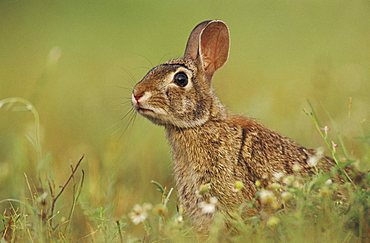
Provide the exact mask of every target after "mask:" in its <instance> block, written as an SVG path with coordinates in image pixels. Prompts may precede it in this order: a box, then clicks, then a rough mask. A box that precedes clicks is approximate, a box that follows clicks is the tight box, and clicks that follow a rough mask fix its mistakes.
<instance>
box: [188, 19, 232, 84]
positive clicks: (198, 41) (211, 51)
mask: <svg viewBox="0 0 370 243" xmlns="http://www.w3.org/2000/svg"><path fill="white" fill-rule="evenodd" d="M229 42H230V40H229V29H228V28H227V25H226V24H225V23H224V22H223V21H220V20H207V21H204V22H202V23H200V24H198V25H197V26H196V27H195V28H194V29H193V31H192V32H191V34H190V37H189V39H188V43H187V45H186V49H185V57H188V58H191V59H193V60H196V59H198V58H199V59H200V62H201V64H202V66H203V69H204V71H205V73H206V75H207V77H208V78H211V77H212V75H213V73H214V72H215V71H216V70H217V69H219V68H220V67H221V66H222V65H223V64H224V63H225V62H226V60H227V58H228V55H229Z"/></svg>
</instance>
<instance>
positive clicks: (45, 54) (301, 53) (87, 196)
mask: <svg viewBox="0 0 370 243" xmlns="http://www.w3.org/2000/svg"><path fill="white" fill-rule="evenodd" d="M205 19H222V20H224V21H226V23H227V24H228V25H229V27H230V32H231V52H230V57H229V61H228V63H227V64H226V65H225V66H224V67H223V68H222V69H221V70H220V71H219V72H218V73H217V74H216V75H215V77H214V80H213V83H214V87H215V89H216V92H217V94H218V95H219V97H220V98H221V100H222V101H223V103H224V104H225V105H226V106H227V107H228V108H229V109H230V110H232V111H234V112H236V113H241V114H244V115H246V116H249V117H254V118H256V119H257V120H258V121H260V122H261V123H263V124H265V125H266V126H268V127H270V128H272V129H274V130H276V131H279V132H280V133H282V134H284V135H286V136H288V137H291V138H293V139H294V140H296V141H298V142H299V143H301V144H303V145H305V146H309V147H318V146H322V141H321V138H320V137H319V135H318V134H317V132H316V131H315V128H314V126H313V124H312V123H311V121H310V119H309V118H308V117H307V116H306V115H305V114H304V112H303V109H305V108H307V107H308V106H307V100H310V101H311V102H312V103H313V104H314V107H315V108H316V109H317V110H318V112H319V117H320V119H321V121H322V123H323V125H328V126H329V127H330V128H331V132H332V133H334V132H337V133H339V134H340V135H341V136H343V138H344V141H345V142H346V145H347V148H348V150H349V152H350V153H351V154H352V156H353V157H355V158H361V157H362V156H364V151H366V149H368V147H366V149H365V150H364V149H363V147H362V146H363V145H359V143H358V139H357V138H358V137H366V136H368V135H369V127H370V126H369V115H370V95H369V93H370V1H367V0H355V1H350V2H349V1H344V0H338V1H331V0H329V1H316V0H313V1H275V0H264V1H245V0H234V1H220V0H207V1H195V0H192V1H140V0H135V1H9V0H2V1H0V99H4V98H6V97H14V96H16V97H23V98H25V99H28V100H29V101H30V102H32V104H33V105H34V106H35V107H36V109H37V111H38V113H39V115H40V120H41V121H40V122H41V146H42V156H43V159H42V160H41V161H40V160H37V158H36V155H35V150H34V148H33V147H32V145H31V144H30V143H29V142H28V140H27V139H26V135H27V134H28V133H31V135H32V132H33V126H34V121H33V118H32V116H31V114H30V113H24V112H23V113H22V112H11V111H7V110H6V109H4V108H6V107H3V109H0V199H4V198H21V199H22V198H24V197H27V191H28V190H27V188H26V183H25V179H24V173H26V174H27V176H28V177H29V178H32V180H33V181H34V184H35V185H36V184H39V182H38V181H39V179H38V178H39V177H40V178H41V179H40V181H45V180H46V179H45V178H52V179H53V180H54V181H55V183H56V185H60V184H62V182H64V180H65V178H66V177H67V176H68V174H69V173H70V168H69V165H70V164H71V163H75V162H76V161H77V160H78V159H79V157H80V156H81V155H82V154H85V155H86V159H85V160H84V162H83V164H82V167H83V168H84V170H85V171H86V181H85V185H84V188H83V192H82V196H81V204H80V205H79V206H78V207H80V208H84V207H83V206H81V205H87V206H86V207H88V208H99V207H104V208H108V209H109V210H108V212H107V213H109V214H110V217H112V218H119V217H121V216H122V215H124V214H126V213H127V212H128V211H129V210H130V209H131V208H132V205H133V204H135V203H142V202H145V201H150V202H156V201H159V200H160V195H159V194H158V192H157V191H155V190H154V187H153V186H152V185H151V184H150V181H151V180H156V181H159V182H161V183H162V184H163V185H166V186H167V187H172V186H174V182H173V178H172V164H171V156H170V150H169V146H168V145H167V143H166V140H165V134H164V131H163V128H161V127H158V126H155V125H153V124H151V123H150V122H149V121H147V120H146V119H144V118H142V117H140V116H137V117H136V119H135V122H134V123H133V124H132V125H129V120H130V118H129V117H126V118H124V119H122V117H123V116H124V115H125V114H126V112H128V111H129V109H130V108H131V105H130V103H129V100H128V99H129V98H130V95H131V89H132V87H133V85H134V84H135V83H136V82H138V81H139V80H140V79H141V78H142V77H143V76H144V75H145V74H146V72H147V71H148V70H149V69H150V68H151V67H153V66H154V65H157V64H160V63H162V62H164V61H166V60H168V59H170V58H175V57H180V56H181V55H182V53H183V51H184V47H185V44H186V40H187V38H188V35H189V33H190V31H191V30H192V28H193V27H194V26H195V25H196V24H198V23H199V22H201V21H203V20H205ZM126 127H127V129H125V128H126ZM67 193H68V192H67ZM63 200H65V201H64V202H65V203H69V202H70V200H69V199H68V197H67V198H66V199H63ZM63 205H64V204H63V203H61V204H60V205H59V207H60V209H61V210H63V208H65V207H64V206H63ZM7 206H8V205H4V204H1V205H0V208H1V209H3V208H4V207H7ZM81 211H83V210H77V211H76V214H77V215H76V222H85V221H83V220H82V219H83V218H84V215H83V213H81ZM87 224H88V223H81V224H80V228H81V229H80V231H81V234H83V232H85V231H87V230H86V229H87V228H88V226H87Z"/></svg>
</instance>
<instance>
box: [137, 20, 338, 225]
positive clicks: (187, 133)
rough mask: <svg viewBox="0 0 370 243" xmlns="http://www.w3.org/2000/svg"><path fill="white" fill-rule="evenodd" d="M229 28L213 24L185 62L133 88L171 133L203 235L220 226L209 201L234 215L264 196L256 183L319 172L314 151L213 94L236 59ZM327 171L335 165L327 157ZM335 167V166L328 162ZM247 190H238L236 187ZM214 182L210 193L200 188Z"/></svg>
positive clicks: (178, 177)
mask: <svg viewBox="0 0 370 243" xmlns="http://www.w3.org/2000/svg"><path fill="white" fill-rule="evenodd" d="M229 43H230V38H229V29H228V26H227V25H226V23H225V22H223V21H221V20H207V21H204V22H201V23H200V24H198V25H197V26H196V27H195V28H194V29H193V30H192V32H191V34H190V36H189V38H188V41H187V45H186V48H185V53H184V56H183V57H182V58H179V59H173V60H170V61H167V62H166V63H163V64H160V65H158V66H156V67H154V68H152V69H151V70H150V71H149V72H148V73H147V74H146V75H145V76H144V77H143V79H142V80H141V81H140V82H138V83H137V84H136V85H135V87H134V89H133V91H132V97H131V99H132V104H133V107H134V108H135V110H136V111H137V112H138V113H139V114H141V115H142V116H144V117H146V118H147V119H149V120H150V121H152V122H153V123H155V124H158V125H161V126H163V127H164V128H165V131H166V136H167V139H168V141H169V145H170V147H171V150H172V157H173V164H174V165H173V166H174V177H175V183H176V187H177V194H178V202H179V205H180V206H181V207H182V208H183V209H184V214H185V215H186V216H187V217H188V218H189V219H190V221H191V223H192V225H193V226H194V227H195V228H196V229H198V230H199V231H202V230H207V229H208V227H209V225H211V224H212V221H213V218H214V213H212V212H204V210H203V209H202V207H201V205H202V204H201V203H202V202H208V201H209V200H210V199H211V198H213V200H215V199H216V200H217V203H216V204H215V205H216V207H217V211H220V212H221V213H223V214H225V215H227V214H228V212H230V211H231V210H234V209H235V208H236V207H237V206H238V205H240V204H241V203H243V202H245V201H246V200H252V199H253V198H255V196H256V192H257V189H258V188H257V186H256V181H262V182H263V181H271V180H272V178H273V176H274V174H276V173H283V174H284V175H289V174H293V168H294V165H296V164H298V165H299V166H300V167H301V168H302V169H301V172H300V173H302V174H310V173H312V167H311V166H310V164H309V159H310V158H311V157H312V156H315V153H316V150H314V149H307V148H305V147H302V146H300V145H298V144H297V143H295V142H293V141H292V140H290V139H289V138H286V137H284V136H282V135H280V134H278V133H276V132H274V131H271V130H270V129H268V128H265V127H264V126H263V125H261V124H259V123H258V122H256V121H255V120H253V119H250V118H246V117H242V116H238V115H233V114H231V113H230V112H228V111H227V110H226V108H225V107H224V106H223V105H222V103H221V101H220V100H219V99H218V98H217V96H216V94H215V92H214V90H213V89H212V84H211V81H212V77H213V75H214V73H215V72H216V70H218V69H219V68H221V67H222V66H223V65H224V64H225V62H226V61H227V59H228V55H229ZM322 158H323V159H322V160H325V161H324V162H320V164H319V165H320V166H321V167H325V166H326V167H327V168H326V169H328V168H329V167H331V166H332V165H333V161H332V160H331V159H329V158H327V157H325V156H322ZM326 162H327V163H326ZM238 181H239V182H242V183H243V185H244V187H243V188H242V189H241V192H240V193H235V190H234V189H235V182H238ZM202 185H209V191H208V193H207V194H206V195H204V196H201V195H199V188H200V187H201V186H202Z"/></svg>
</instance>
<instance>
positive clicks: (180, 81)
mask: <svg viewBox="0 0 370 243" xmlns="http://www.w3.org/2000/svg"><path fill="white" fill-rule="evenodd" d="M173 80H174V82H175V84H177V85H178V86H180V87H185V86H186V85H187V84H188V76H186V74H185V73H184V72H178V73H176V74H175V77H174V78H173Z"/></svg>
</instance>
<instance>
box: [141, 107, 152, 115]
mask: <svg viewBox="0 0 370 243" xmlns="http://www.w3.org/2000/svg"><path fill="white" fill-rule="evenodd" d="M136 111H137V112H139V113H143V114H145V113H155V112H154V111H153V110H151V109H147V108H142V107H137V108H136Z"/></svg>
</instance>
